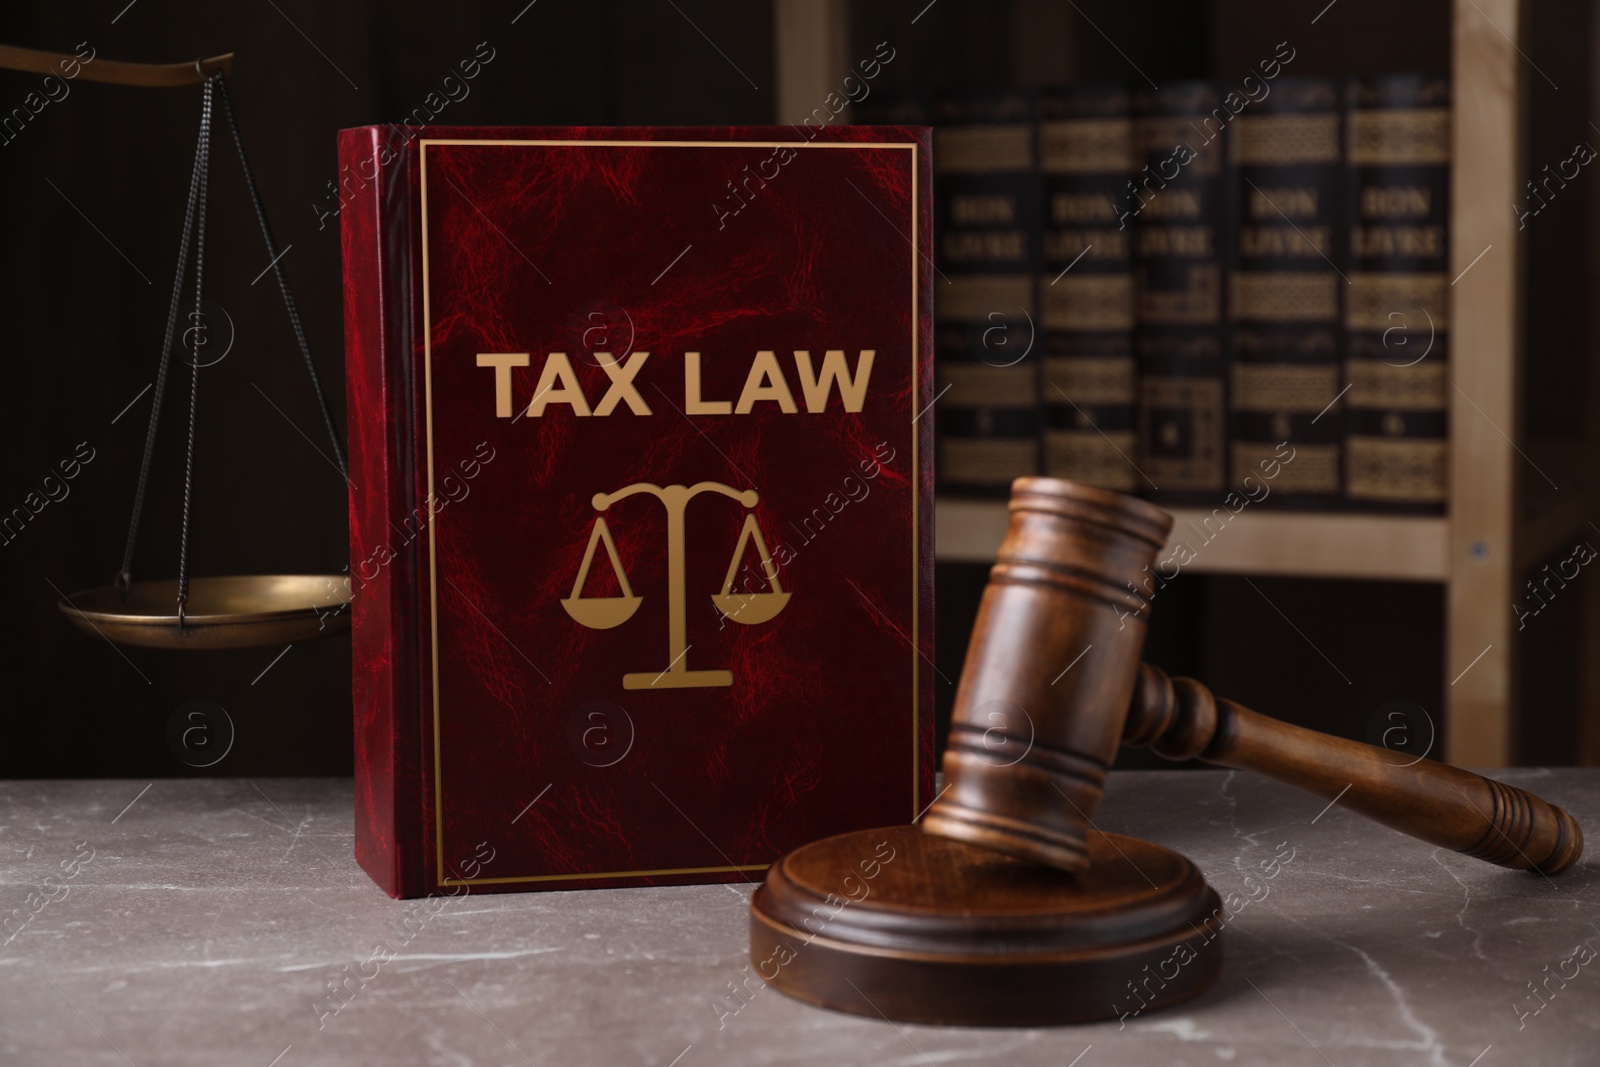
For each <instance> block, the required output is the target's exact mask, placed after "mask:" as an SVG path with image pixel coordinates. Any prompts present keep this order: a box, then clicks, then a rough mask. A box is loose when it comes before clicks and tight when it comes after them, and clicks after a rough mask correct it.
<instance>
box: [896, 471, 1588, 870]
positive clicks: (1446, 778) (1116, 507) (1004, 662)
mask: <svg viewBox="0 0 1600 1067" xmlns="http://www.w3.org/2000/svg"><path fill="white" fill-rule="evenodd" d="M1171 526H1172V517H1171V516H1170V515H1168V514H1167V513H1166V512H1164V511H1162V510H1161V509H1159V508H1157V507H1154V506H1153V505H1151V504H1148V503H1146V502H1144V501H1141V500H1137V499H1134V498H1132V497H1126V496H1122V495H1121V494H1118V493H1113V492H1108V491H1106V490H1102V489H1093V488H1090V487H1087V486H1081V485H1077V484H1075V483H1073V482H1067V481H1061V480H1058V479H1054V478H1023V479H1019V480H1018V481H1017V482H1016V483H1015V485H1014V486H1013V489H1012V496H1011V525H1010V529H1009V531H1008V532H1007V534H1006V539H1005V542H1004V543H1003V544H1002V545H1001V548H1000V552H999V556H998V558H997V561H996V563H995V565H994V568H993V570H992V571H991V572H990V577H989V584H988V587H987V588H986V589H985V590H984V594H983V601H982V603H981V605H980V607H979V609H978V618H977V622H976V624H975V626H974V629H973V634H972V642H971V644H970V646H969V647H968V650H967V661H966V666H965V668H964V670H963V672H962V675H961V683H960V686H959V688H958V689H957V692H956V703H955V711H954V716H953V721H952V724H951V730H950V740H949V745H948V747H947V749H946V752H945V757H944V775H945V782H946V789H945V791H944V792H943V793H942V794H941V795H940V796H939V798H938V799H937V800H936V801H935V802H934V803H933V805H932V806H931V807H930V809H929V811H928V813H927V815H926V816H925V817H924V819H923V822H922V827H923V829H924V830H925V831H927V832H928V833H932V834H936V835H939V836H942V837H948V838H955V839H959V840H962V841H967V842H970V843H973V844H978V845H983V846H987V847H990V848H995V849H999V850H1001V851H1003V852H1007V853H1010V854H1012V855H1014V856H1017V857H1019V858H1022V859H1026V860H1031V861H1033V862H1037V863H1042V864H1047V865H1049V866H1052V867H1058V868H1061V869H1063V870H1067V871H1081V870H1082V869H1083V868H1084V867H1085V866H1087V864H1088V851H1087V836H1088V831H1089V829H1090V825H1091V819H1092V818H1093V816H1094V812H1095V809H1096V807H1097V806H1098V805H1099V802H1100V797H1101V793H1102V791H1103V789H1104V785H1105V777H1106V772H1107V771H1108V770H1109V769H1110V766H1111V762H1112V760H1113V759H1114V758H1115V756H1116V753H1117V749H1118V747H1119V746H1120V745H1123V744H1127V745H1132V746H1147V747H1149V748H1151V749H1153V750H1154V751H1155V752H1157V753H1158V754H1160V755H1162V756H1165V757H1167V758H1170V759H1174V760H1186V759H1191V758H1199V759H1201V760H1204V761H1206V762H1208V763H1215V764H1220V765H1222V766H1226V767H1235V768H1238V769H1241V770H1251V771H1257V772H1259V773H1261V774H1265V775H1267V776H1268V777H1270V778H1275V779H1277V780H1278V781H1281V782H1284V783H1286V784H1289V785H1292V786H1296V787H1297V788H1300V789H1304V790H1306V791H1307V792H1310V793H1313V794H1315V795H1317V796H1320V797H1324V798H1326V799H1328V800H1329V801H1330V802H1333V801H1337V802H1338V803H1339V804H1341V805H1342V806H1344V807H1347V808H1349V809H1351V810H1352V811H1356V812H1359V813H1361V814H1363V815H1366V816H1367V817H1369V818H1371V819H1375V820H1376V821H1378V822H1381V823H1383V824H1384V825H1386V826H1390V827H1393V828H1394V829H1396V830H1399V831H1400V832H1402V833H1405V834H1410V835H1411V836H1413V837H1418V838H1421V839H1422V840H1424V841H1428V842H1431V843H1433V844H1436V845H1442V846H1444V847H1446V848H1451V849H1454V850H1456V851H1457V852H1463V853H1465V854H1467V855H1469V856H1475V857H1477V858H1478V859H1484V860H1488V861H1489V862H1491V863H1497V864H1500V865H1501V866H1503V867H1511V868H1515V869H1519V870H1526V869H1532V870H1536V871H1540V872H1542V873H1545V874H1554V873H1555V872H1557V871H1562V870H1565V869H1566V868H1568V867H1570V866H1571V865H1572V864H1573V863H1574V862H1576V861H1577V859H1578V856H1579V855H1580V854H1581V853H1582V851H1583V832H1582V830H1581V829H1580V828H1579V826H1578V824H1577V822H1576V820H1574V819H1573V818H1572V816H1571V815H1569V814H1567V813H1566V812H1565V811H1563V810H1562V809H1560V808H1558V807H1556V806H1554V805H1552V804H1547V803H1546V802H1545V801H1543V800H1541V799H1540V798H1538V797H1536V796H1534V795H1533V794H1531V793H1528V792H1525V791H1523V790H1521V789H1516V788H1513V787H1512V786H1508V785H1504V784H1502V783H1500V782H1496V781H1492V780H1490V779H1487V778H1484V777H1482V776H1481V775H1477V774H1473V773H1471V772H1470V771H1464V770H1461V769H1459V768H1456V767H1450V766H1447V765H1445V764H1442V763H1436V762H1434V761H1433V760H1428V759H1421V760H1403V759H1401V757H1400V756H1399V754H1397V753H1395V752H1392V751H1390V750H1388V749H1383V748H1377V747H1374V746H1372V745H1364V744H1361V743H1359V742H1355V741H1347V740H1344V739H1342V738H1336V737H1332V736H1329V735H1327V734H1321V733H1317V732H1316V731H1313V730H1307V729H1303V728H1301V727H1298V726H1291V725H1289V724H1287V723H1283V722H1279V721H1277V720H1275V719H1271V718H1268V717H1267V716H1264V715H1260V714H1258V713H1256V712H1253V711H1251V710H1249V709H1248V708H1244V707H1241V706H1239V705H1238V704H1235V703H1233V702H1231V701H1228V700H1221V699H1218V698H1216V697H1214V696H1213V695H1212V693H1211V691H1210V690H1208V689H1207V688H1206V687H1205V686H1203V685H1201V684H1200V683H1199V682H1196V681H1193V680H1192V679H1188V678H1177V679H1169V678H1168V677H1167V675H1166V674H1165V673H1164V672H1162V671H1161V670H1159V669H1158V668H1155V667H1151V666H1149V665H1148V664H1141V663H1140V659H1141V656H1142V651H1143V646H1144V637H1145V619H1146V616H1147V615H1148V610H1149V606H1150V605H1149V601H1150V597H1151V595H1152V593H1153V588H1152V586H1151V585H1150V583H1151V582H1152V577H1151V568H1152V567H1153V566H1154V564H1155V562H1156V557H1157V554H1158V553H1159V552H1160V551H1161V549H1162V548H1163V547H1164V546H1165V544H1166V540H1167V534H1168V533H1169V532H1170V530H1171Z"/></svg>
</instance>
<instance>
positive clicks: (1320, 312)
mask: <svg viewBox="0 0 1600 1067" xmlns="http://www.w3.org/2000/svg"><path fill="white" fill-rule="evenodd" d="M1338 284H1339V276H1338V275H1337V274H1336V273H1334V272H1333V271H1274V272H1271V273H1267V272H1261V271H1237V272H1235V273H1234V275H1233V299H1232V301H1231V303H1232V307H1233V317H1234V318H1235V319H1248V320H1253V321H1257V322H1329V321H1335V322H1336V321H1338V318H1339V288H1338Z"/></svg>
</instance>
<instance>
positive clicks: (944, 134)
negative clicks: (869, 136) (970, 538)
mask: <svg viewBox="0 0 1600 1067" xmlns="http://www.w3.org/2000/svg"><path fill="white" fill-rule="evenodd" d="M932 115H933V120H934V123H935V131H934V167H935V170H936V172H937V173H938V175H939V192H938V194H937V198H936V199H935V201H934V211H935V234H936V235H937V238H938V244H937V252H936V253H935V256H934V262H935V263H936V264H937V266H938V268H939V285H938V290H939V301H938V309H937V312H936V315H937V320H936V336H937V341H936V343H937V346H938V358H937V368H936V369H937V374H938V391H939V415H938V417H939V446H938V447H939V464H938V467H939V486H940V490H941V491H942V492H948V493H950V494H952V495H964V496H991V497H1002V498H1003V497H1005V496H1007V495H1008V494H1009V493H1010V491H1011V482H1012V480H1013V479H1014V478H1019V477H1023V476H1027V475H1036V474H1038V473H1039V472H1040V462H1039V452H1040V437H1041V423H1042V421H1043V412H1042V408H1041V404H1040V395H1039V387H1040V381H1039V379H1040V374H1039V362H1040V359H1041V355H1042V349H1043V346H1042V345H1041V344H1040V338H1039V334H1040V327H1039V315H1038V313H1037V310H1036V309H1035V306H1034V297H1035V293H1034V288H1035V287H1034V275H1035V273H1036V272H1037V271H1038V268H1039V239H1040V182H1039V168H1038V162H1037V152H1036V150H1035V145H1034V111H1033V99H1032V97H1031V96H1030V95H1029V94H1028V93H1025V92H1008V93H987V92H984V93H954V94H950V95H946V96H942V97H939V98H937V99H935V100H934V102H933V106H932Z"/></svg>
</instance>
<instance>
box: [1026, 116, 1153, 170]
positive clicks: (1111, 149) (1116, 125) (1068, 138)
mask: <svg viewBox="0 0 1600 1067" xmlns="http://www.w3.org/2000/svg"><path fill="white" fill-rule="evenodd" d="M1136 158H1137V154H1136V152H1135V151H1134V140H1133V120H1132V119H1070V120H1060V121H1050V122H1042V123H1040V124H1039V165H1040V167H1041V169H1043V171H1044V172H1045V173H1046V174H1132V173H1133V172H1134V171H1136V170H1138V169H1139V164H1138V163H1136V162H1135V159H1136Z"/></svg>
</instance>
